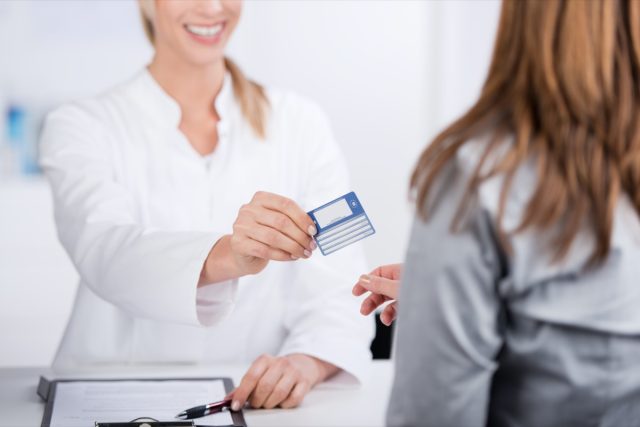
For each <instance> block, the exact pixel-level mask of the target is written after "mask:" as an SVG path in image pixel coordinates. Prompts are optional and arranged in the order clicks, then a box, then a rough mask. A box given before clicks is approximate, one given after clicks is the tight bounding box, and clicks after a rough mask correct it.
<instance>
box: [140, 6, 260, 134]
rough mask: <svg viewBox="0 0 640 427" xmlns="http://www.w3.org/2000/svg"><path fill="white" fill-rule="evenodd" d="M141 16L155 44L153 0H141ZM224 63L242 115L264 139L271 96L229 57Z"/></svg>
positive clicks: (149, 38)
mask: <svg viewBox="0 0 640 427" xmlns="http://www.w3.org/2000/svg"><path fill="white" fill-rule="evenodd" d="M138 4H139V8H140V17H141V19H142V28H143V30H144V34H145V35H146V37H147V40H149V42H150V43H151V44H152V45H153V44H154V43H155V30H154V28H153V22H152V16H153V14H154V13H155V4H154V1H153V0H140V1H139V3H138ZM224 65H225V68H226V69H227V72H228V73H229V75H231V82H232V86H233V95H234V97H235V98H236V99H237V100H238V103H239V104H240V111H242V115H243V117H244V118H245V120H247V122H248V123H249V126H251V129H252V130H253V131H254V133H255V134H256V135H257V136H258V137H260V138H262V139H264V138H265V137H266V133H267V116H268V113H269V98H268V97H267V94H266V91H265V89H264V87H263V86H262V85H260V84H259V83H256V82H254V81H253V80H250V79H249V78H247V76H246V75H245V74H244V73H243V72H242V69H240V67H239V66H238V65H237V64H236V63H235V62H233V61H232V60H231V59H229V58H226V57H225V58H224Z"/></svg>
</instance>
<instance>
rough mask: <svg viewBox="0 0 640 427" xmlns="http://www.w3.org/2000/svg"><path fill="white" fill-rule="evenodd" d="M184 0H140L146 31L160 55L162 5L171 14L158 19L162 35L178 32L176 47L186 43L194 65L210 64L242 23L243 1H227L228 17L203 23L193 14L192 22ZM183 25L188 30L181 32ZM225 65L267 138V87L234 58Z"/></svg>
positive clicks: (237, 93)
mask: <svg viewBox="0 0 640 427" xmlns="http://www.w3.org/2000/svg"><path fill="white" fill-rule="evenodd" d="M180 3H186V2H173V1H171V2H166V1H165V2H159V4H158V6H156V2H155V0H140V2H139V4H140V12H141V17H142V25H143V27H144V32H145V34H146V36H147V39H148V40H149V42H150V43H151V44H152V45H154V47H155V48H156V55H158V53H159V52H158V50H159V49H160V50H162V47H161V46H162V44H160V46H157V45H156V43H155V41H156V30H155V29H154V24H153V19H154V18H155V16H156V7H159V8H161V12H163V11H164V12H165V13H164V14H161V15H162V16H165V15H166V16H167V17H168V18H166V19H164V20H163V19H158V20H157V22H156V24H155V25H156V26H158V34H159V37H163V35H164V34H174V35H175V41H174V42H173V43H174V46H175V45H180V44H181V43H182V46H184V47H183V49H182V51H183V52H184V53H185V56H187V57H188V58H189V60H190V61H192V62H193V63H194V64H200V63H208V62H211V61H215V60H219V59H220V58H223V57H224V47H225V45H226V42H227V41H228V38H229V37H230V35H231V33H232V32H233V30H234V29H235V27H236V25H237V24H238V20H239V17H240V13H241V9H242V2H241V1H231V2H225V3H224V9H225V10H226V13H225V16H224V17H222V20H218V21H217V22H210V23H204V22H201V21H202V19H201V18H197V17H192V18H191V19H192V20H193V21H190V20H189V19H190V18H189V16H186V15H187V12H186V11H185V10H184V9H185V5H184V4H180ZM198 19H199V20H200V21H198ZM164 27H167V28H169V29H173V28H177V31H176V30H172V31H161V30H162V28H164ZM182 28H184V30H185V31H181V29H182ZM187 38H191V39H192V40H194V41H196V42H198V43H201V44H203V45H205V46H206V47H207V48H206V49H198V48H197V47H196V46H195V45H194V44H193V43H189V41H188V40H183V41H181V40H182V39H187ZM192 45H193V47H192ZM224 64H225V68H226V69H227V71H228V72H229V74H230V75H231V78H232V82H233V90H234V93H235V96H236V98H237V99H238V101H239V103H240V107H241V109H242V112H243V114H244V116H245V119H246V120H247V121H248V122H249V124H250V125H251V127H252V128H253V131H254V132H255V133H256V134H257V135H258V136H260V137H263V138H264V136H265V126H266V114H267V110H268V108H269V101H268V100H267V97H266V95H265V91H264V88H263V87H262V86H261V85H260V84H258V83H256V82H254V81H252V80H249V79H247V77H246V76H245V75H244V73H243V72H242V70H241V69H240V68H239V67H238V66H237V65H236V64H235V63H234V62H233V61H232V60H231V59H229V58H224Z"/></svg>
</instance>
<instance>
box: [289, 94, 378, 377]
mask: <svg viewBox="0 0 640 427" xmlns="http://www.w3.org/2000/svg"><path fill="white" fill-rule="evenodd" d="M301 110H303V111H304V112H305V114H304V115H303V116H302V117H300V120H299V125H300V126H301V127H302V128H303V130H304V131H303V132H302V133H301V136H300V139H301V141H302V142H304V144H305V150H304V152H303V153H302V158H303V160H302V164H303V165H305V166H306V167H305V173H304V174H303V176H305V177H306V179H305V180H304V186H303V190H302V195H301V204H302V205H303V207H304V208H305V209H306V210H311V209H313V208H316V207H318V206H321V205H322V204H324V203H326V202H328V201H330V200H332V199H335V198H336V197H339V196H341V195H343V194H345V193H347V192H349V191H351V189H350V188H349V177H348V173H347V167H346V163H345V159H344V157H343V155H342V153H341V151H340V149H339V147H338V144H337V143H336V141H335V140H334V138H333V135H332V132H331V129H330V126H329V122H328V120H327V118H326V116H325V115H324V113H323V112H322V111H321V110H320V109H319V108H317V107H316V106H315V105H305V108H302V109H301ZM363 203H364V202H363ZM366 272H368V269H367V265H366V262H365V257H364V250H363V248H362V246H361V245H360V244H359V243H356V244H353V245H351V246H348V247H346V248H344V249H341V250H339V251H337V252H335V253H333V254H331V255H329V256H326V257H325V256H323V255H322V254H321V253H320V251H319V250H316V251H315V252H314V254H313V256H312V257H311V259H309V260H307V261H304V262H300V263H296V274H295V278H294V280H293V285H292V287H291V288H292V294H291V299H290V301H289V304H288V309H287V313H286V315H285V326H286V328H287V330H288V337H287V339H286V341H285V343H284V346H283V347H282V349H281V351H280V354H290V353H305V354H309V355H311V356H314V357H317V358H319V359H322V360H325V361H327V362H329V363H332V364H333V365H335V366H337V367H339V368H341V369H342V373H341V374H340V375H338V377H337V378H336V381H338V382H342V383H344V384H357V383H358V382H359V381H362V380H363V379H365V378H366V376H367V375H368V370H369V368H370V361H371V352H370V349H369V348H370V345H371V340H372V338H373V333H374V329H375V323H374V320H373V318H371V317H364V316H362V315H361V314H360V310H359V308H360V303H359V300H358V299H357V298H355V297H354V296H353V295H352V294H351V289H352V287H353V285H354V284H355V283H356V282H357V280H358V277H359V276H360V275H361V274H363V273H366Z"/></svg>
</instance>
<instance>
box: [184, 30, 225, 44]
mask: <svg viewBox="0 0 640 427" xmlns="http://www.w3.org/2000/svg"><path fill="white" fill-rule="evenodd" d="M184 30H185V31H186V32H187V34H189V35H190V36H191V38H192V39H193V40H195V41H197V42H198V43H201V44H206V45H209V46H210V45H214V44H216V43H218V42H219V41H220V39H221V38H222V33H223V32H224V25H223V26H222V28H221V29H220V31H218V33H217V34H216V35H215V36H210V37H206V36H199V35H197V34H193V33H192V32H191V31H189V30H187V29H186V28H185V29H184Z"/></svg>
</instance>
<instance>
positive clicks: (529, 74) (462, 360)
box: [355, 0, 640, 427]
mask: <svg viewBox="0 0 640 427" xmlns="http://www.w3.org/2000/svg"><path fill="white" fill-rule="evenodd" d="M412 188H413V189H414V190H415V195H416V196H417V197H416V199H417V209H418V216H419V218H418V219H417V220H416V222H415V224H414V228H413V233H412V238H411V242H410V244H409V249H408V253H407V260H406V263H405V266H404V271H403V277H402V286H401V287H400V288H401V289H400V295H399V297H398V304H399V307H398V309H399V319H398V325H397V326H398V336H397V352H396V357H395V359H396V360H395V366H396V377H395V382H394V386H393V391H392V393H391V396H392V397H391V402H390V405H389V408H388V415H387V416H388V423H389V425H392V426H429V425H432V426H439V427H442V426H474V425H477V426H480V425H487V426H492V427H494V426H536V427H542V426H564V427H566V426H581V427H583V426H596V425H597V426H632V425H640V405H639V404H638V402H640V357H639V355H640V309H639V308H640V283H639V281H638V278H639V277H640V263H639V261H638V260H639V259H640V220H639V213H640V2H639V1H636V0H592V1H579V0H547V1H538V0H522V1H509V0H506V1H504V2H503V5H502V12H501V18H500V25H499V29H498V33H497V40H496V44H495V49H494V54H493V60H492V63H491V66H490V70H489V75H488V77H487V80H486V83H485V85H484V88H483V90H482V93H481V95H480V99H479V100H478V101H477V102H476V103H475V105H474V106H473V107H472V108H471V109H470V110H469V111H468V112H467V113H466V114H465V115H464V116H462V117H461V118H460V119H458V120H457V121H455V122H454V123H453V124H452V125H451V126H449V127H448V128H447V129H445V130H444V131H443V132H442V133H441V134H440V135H439V136H437V137H436V139H435V140H434V141H433V143H432V144H431V145H430V146H429V147H428V148H427V149H426V150H425V152H424V153H423V154H422V156H421V158H420V160H419V162H418V165H417V167H416V170H415V172H414V174H413V179H412ZM399 269H400V267H399V266H393V268H386V269H383V270H380V271H379V273H383V274H372V275H369V276H365V277H364V280H361V281H360V283H359V284H358V285H357V286H356V289H355V291H356V293H362V292H363V291H365V290H369V291H374V294H372V295H369V297H368V299H367V300H365V302H364V303H363V304H364V305H363V311H365V312H366V311H368V310H369V309H371V308H372V307H374V306H376V305H378V304H380V303H382V302H383V301H384V300H385V299H388V298H394V294H393V292H395V291H396V290H397V289H396V288H397V282H394V281H392V280H385V279H395V278H397V276H398V275H399ZM374 273H375V272H374ZM380 276H382V277H380ZM381 278H382V280H380V279H381ZM394 315H395V312H394V311H392V312H391V313H388V314H387V316H388V319H392V318H393V316H394Z"/></svg>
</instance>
